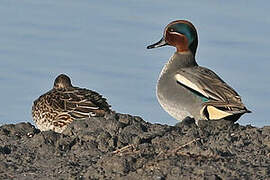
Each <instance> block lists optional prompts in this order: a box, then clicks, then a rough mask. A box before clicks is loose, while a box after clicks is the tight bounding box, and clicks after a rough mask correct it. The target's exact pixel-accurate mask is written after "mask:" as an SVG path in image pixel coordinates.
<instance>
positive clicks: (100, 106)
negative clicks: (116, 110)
mask: <svg viewBox="0 0 270 180" xmlns="http://www.w3.org/2000/svg"><path fill="white" fill-rule="evenodd" d="M62 100H63V102H64V108H65V110H66V111H67V112H68V114H70V115H71V116H72V117H73V118H75V119H81V118H86V117H89V116H102V115H104V113H105V112H106V111H109V110H110V105H109V104H108V103H107V101H106V99H105V98H103V97H102V96H101V95H100V94H98V93H96V92H94V91H91V90H87V89H81V88H74V89H72V90H71V91H66V92H65V93H64V94H63V96H62Z"/></svg>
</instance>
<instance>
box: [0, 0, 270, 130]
mask: <svg viewBox="0 0 270 180" xmlns="http://www.w3.org/2000/svg"><path fill="white" fill-rule="evenodd" d="M176 19H188V20H190V21H192V22H193V24H194V25H195V26H196V27H197V30H198V33H199V48H198V51H197V62H198V63H199V64H200V65H203V66H206V67H209V68H211V69H212V70H214V71H215V72H217V73H218V74H219V75H220V76H221V77H222V78H223V79H224V80H225V81H226V82H227V83H229V84H230V85H231V86H232V87H234V89H236V90H237V91H238V92H239V93H240V95H241V96H242V99H243V101H244V103H245V104H246V106H247V107H248V108H249V109H250V110H252V111H253V113H252V114H247V115H244V116H243V117H242V118H241V119H240V120H239V123H241V124H252V125H255V126H263V125H269V124H270V123H269V122H270V121H269V117H268V116H267V113H268V111H269V109H270V93H269V88H270V78H269V77H270V73H269V69H270V61H269V47H270V43H269V37H268V36H269V32H270V15H269V1H266V0H265V1H260V3H257V2H256V1H253V2H252V3H250V2H248V1H226V3H217V2H215V1H204V2H201V3H198V1H186V2H181V3H180V2H179V1H178V0H174V1H161V0H158V1H157V0H155V1H154V0H151V1H145V0H129V1H119V0H118V1H113V2H109V1H105V0H100V1H96V2H93V1H87V0H77V1H74V0H58V1H55V0H46V1H44V0H20V1H18V0H16V1H15V0H1V1H0V83H1V88H0V99H1V101H0V107H1V110H0V124H4V123H17V122H22V121H27V122H32V118H31V106H32V101H33V100H34V99H36V98H37V97H38V96H39V95H41V94H43V93H44V92H46V91H48V90H49V89H51V87H52V85H53V81H54V79H55V77H56V76H57V75H58V74H60V73H66V74H68V75H69V76H71V77H72V82H73V84H74V85H76V86H80V87H86V88H89V89H93V90H96V91H98V92H99V93H101V94H103V95H104V96H105V97H107V99H108V101H109V102H110V103H111V104H112V107H113V109H115V110H116V111H118V112H122V113H129V114H133V115H138V116H141V117H143V118H144V119H145V120H146V121H150V122H158V123H167V124H174V123H176V120H174V119H173V118H171V117H170V116H169V115H168V114H167V113H166V112H164V111H163V110H162V108H161V107H160V106H159V104H158V102H157V100H156V97H155V84H156V81H157V78H158V75H159V72H160V70H161V68H162V66H163V64H164V63H165V62H166V61H167V60H168V58H169V57H170V56H171V54H172V53H173V52H174V49H173V48H172V47H164V48H160V49H153V50H147V49H146V46H147V45H149V44H151V43H153V42H156V41H157V40H159V39H160V38H161V35H162V32H163V28H164V27H165V25H166V24H167V23H168V22H170V21H172V20H176Z"/></svg>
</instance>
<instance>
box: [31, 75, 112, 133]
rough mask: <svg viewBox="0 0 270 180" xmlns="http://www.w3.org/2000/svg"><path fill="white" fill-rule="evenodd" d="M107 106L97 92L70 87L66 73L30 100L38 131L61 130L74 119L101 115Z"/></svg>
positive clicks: (108, 110) (108, 107)
mask: <svg viewBox="0 0 270 180" xmlns="http://www.w3.org/2000/svg"><path fill="white" fill-rule="evenodd" d="M106 112H110V105H109V104H108V103H107V102H106V99H105V98H103V97H102V96H101V95H99V94H98V93H97V92H94V91H91V90H88V89H83V88H79V87H73V86H72V84H71V80H70V78H69V77H68V76H67V75H64V74H61V75H59V76H58V77H57V78H56V79H55V81H54V86H53V89H52V90H50V91H49V92H47V93H45V94H43V95H42V96H40V97H39V98H38V99H37V100H35V101H34V104H33V107H32V116H33V119H34V121H35V123H36V125H37V127H38V128H39V129H40V130H41V131H47V130H53V131H55V132H59V133H61V132H62V131H63V130H64V129H65V128H66V127H67V125H68V124H70V123H71V122H72V121H73V120H75V119H84V118H87V117H92V116H104V115H105V113H106Z"/></svg>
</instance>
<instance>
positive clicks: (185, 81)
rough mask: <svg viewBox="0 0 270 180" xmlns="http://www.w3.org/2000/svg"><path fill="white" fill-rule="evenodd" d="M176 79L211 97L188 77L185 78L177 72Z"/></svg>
mask: <svg viewBox="0 0 270 180" xmlns="http://www.w3.org/2000/svg"><path fill="white" fill-rule="evenodd" d="M175 79H176V80H177V81H178V82H179V83H181V84H184V85H185V86H187V87H189V88H191V89H193V90H194V91H197V92H199V93H201V94H202V95H204V96H205V97H207V98H209V95H208V94H207V93H205V92H204V91H203V90H201V89H200V88H199V87H198V86H197V85H196V84H194V83H192V82H191V81H190V80H188V79H187V78H185V77H184V76H182V75H181V74H176V75H175Z"/></svg>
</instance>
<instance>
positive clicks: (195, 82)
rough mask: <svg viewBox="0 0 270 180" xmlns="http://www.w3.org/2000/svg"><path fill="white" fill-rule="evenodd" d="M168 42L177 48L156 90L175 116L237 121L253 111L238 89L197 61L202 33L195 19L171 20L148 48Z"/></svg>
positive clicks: (179, 118) (167, 43)
mask: <svg viewBox="0 0 270 180" xmlns="http://www.w3.org/2000/svg"><path fill="white" fill-rule="evenodd" d="M165 45H170V46H174V47H176V52H175V53H174V54H173V55H172V57H171V58H170V59H169V61H168V62H167V64H166V65H165V66H164V67H163V69H162V71H161V73H160V75H159V79H158V83H157V91H156V93H157V98H158V101H159V103H160V104H161V106H162V107H163V108H164V109H165V111H167V112H168V113H169V114H170V115H171V116H173V117H174V118H175V119H177V120H183V119H184V118H186V117H193V118H194V119H195V120H196V123H198V120H218V119H228V120H231V121H237V120H238V119H239V118H240V116H241V115H243V114H244V113H249V112H250V111H249V110H247V108H246V107H245V105H244V104H243V103H242V101H241V98H240V96H239V95H238V94H237V92H236V91H235V90H233V89H232V88H231V87H230V86H229V85H228V84H226V83H225V82H224V81H223V80H222V79H221V78H220V77H219V76H218V75H217V74H215V73H214V72H213V71H211V70H209V69H207V68H205V67H201V66H198V64H197V63H196V60H195V54H196V49H197V45H198V36H197V31H196V29H195V27H194V26H193V24H192V23H190V22H188V21H186V20H177V21H173V22H171V23H170V24H168V25H167V26H166V28H165V30H164V34H163V37H162V39H161V40H160V41H159V42H157V43H155V44H153V45H150V46H148V47H147V49H151V48H157V47H161V46H165Z"/></svg>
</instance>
